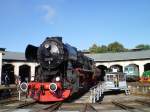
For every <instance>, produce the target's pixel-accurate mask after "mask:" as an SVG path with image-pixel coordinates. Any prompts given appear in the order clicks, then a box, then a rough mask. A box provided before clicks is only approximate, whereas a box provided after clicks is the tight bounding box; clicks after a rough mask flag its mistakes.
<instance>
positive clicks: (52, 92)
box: [25, 37, 100, 102]
mask: <svg viewBox="0 0 150 112" xmlns="http://www.w3.org/2000/svg"><path fill="white" fill-rule="evenodd" d="M25 57H26V59H27V60H28V61H35V62H37V63H38V64H39V67H38V69H37V71H36V74H35V77H34V81H31V82H29V83H28V89H27V92H28V95H29V96H30V97H32V98H33V99H35V100H37V101H40V102H51V101H62V100H65V99H67V98H69V97H70V96H71V95H72V94H74V93H77V92H80V90H81V89H82V91H83V90H85V91H86V90H88V89H89V88H90V87H91V86H93V85H94V84H96V83H97V82H98V80H99V79H100V75H99V72H98V70H97V69H96V68H95V66H94V61H93V59H91V58H88V57H86V56H84V54H83V53H82V52H80V51H78V50H77V48H75V47H73V46H71V45H69V44H64V43H63V42H62V38H61V37H47V38H46V39H45V41H44V42H43V43H42V44H41V45H40V46H39V47H36V46H33V45H28V46H27V48H26V51H25Z"/></svg>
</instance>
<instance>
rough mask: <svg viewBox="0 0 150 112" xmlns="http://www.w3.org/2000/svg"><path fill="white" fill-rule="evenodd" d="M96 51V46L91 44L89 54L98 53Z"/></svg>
mask: <svg viewBox="0 0 150 112" xmlns="http://www.w3.org/2000/svg"><path fill="white" fill-rule="evenodd" d="M98 49H99V47H98V46H97V45H96V44H93V45H92V47H90V48H89V51H90V52H91V53H98V51H99V50H98Z"/></svg>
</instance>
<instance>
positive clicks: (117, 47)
mask: <svg viewBox="0 0 150 112" xmlns="http://www.w3.org/2000/svg"><path fill="white" fill-rule="evenodd" d="M108 51H109V52H123V51H126V49H125V48H124V46H123V45H122V44H120V43H119V42H113V43H110V44H109V45H108Z"/></svg>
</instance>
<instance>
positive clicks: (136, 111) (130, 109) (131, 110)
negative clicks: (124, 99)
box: [112, 101, 149, 112]
mask: <svg viewBox="0 0 150 112" xmlns="http://www.w3.org/2000/svg"><path fill="white" fill-rule="evenodd" d="M112 103H113V104H114V105H115V106H117V107H120V108H121V109H124V110H126V111H128V112H149V111H146V110H143V109H139V108H135V107H132V106H128V105H125V104H122V103H120V102H116V101H113V102H112Z"/></svg>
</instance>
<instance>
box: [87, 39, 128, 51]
mask: <svg viewBox="0 0 150 112" xmlns="http://www.w3.org/2000/svg"><path fill="white" fill-rule="evenodd" d="M89 51H90V52H91V53H106V52H123V51H126V49H125V48H124V46H123V45H122V44H120V43H119V42H113V43H110V44H109V45H108V46H106V45H101V46H98V45H96V44H93V45H92V47H90V48H89Z"/></svg>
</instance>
